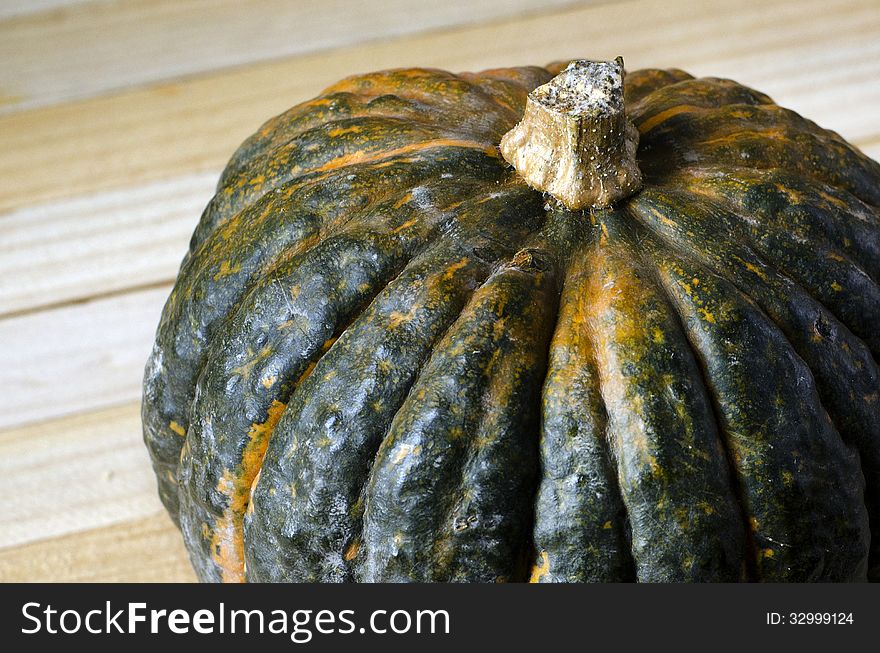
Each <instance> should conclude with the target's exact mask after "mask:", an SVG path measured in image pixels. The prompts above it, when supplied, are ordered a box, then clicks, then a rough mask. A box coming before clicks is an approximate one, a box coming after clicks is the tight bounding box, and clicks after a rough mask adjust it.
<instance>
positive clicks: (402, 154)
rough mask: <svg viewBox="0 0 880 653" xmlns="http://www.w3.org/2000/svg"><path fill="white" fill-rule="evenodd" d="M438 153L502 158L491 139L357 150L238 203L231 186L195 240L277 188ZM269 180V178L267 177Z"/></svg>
mask: <svg viewBox="0 0 880 653" xmlns="http://www.w3.org/2000/svg"><path fill="white" fill-rule="evenodd" d="M435 150H466V151H472V152H476V153H481V154H483V155H484V156H486V157H488V158H490V159H500V155H499V154H498V153H497V151H496V149H495V146H494V145H492V144H491V142H489V141H488V140H486V141H478V140H468V139H450V138H434V139H426V140H422V141H417V142H413V143H408V144H405V145H403V146H401V147H399V148H396V149H386V150H381V151H378V152H375V153H372V154H369V153H368V154H364V153H363V152H362V151H360V150H356V151H354V152H353V153H351V154H347V155H343V156H341V157H338V158H336V159H332V160H330V161H328V162H325V163H324V164H322V165H321V166H319V167H317V168H313V169H310V170H307V171H303V172H300V171H298V172H294V171H292V170H290V169H288V172H287V173H285V174H282V175H281V176H279V177H274V178H270V179H269V180H268V181H270V182H271V183H261V184H260V185H259V187H258V190H256V191H254V192H253V193H252V194H251V195H247V196H246V197H245V198H244V199H238V200H235V201H234V202H233V201H232V200H228V199H227V198H225V197H223V195H225V194H227V193H230V194H232V193H234V191H230V190H229V189H231V188H234V187H227V188H226V189H224V190H223V191H221V192H220V193H217V194H215V195H214V197H213V198H211V201H210V202H209V203H208V206H207V207H206V209H205V211H204V213H203V214H202V219H201V220H200V222H199V224H198V226H197V227H196V232H195V233H194V234H193V240H194V242H195V243H196V244H198V243H199V242H201V240H204V239H205V238H206V237H207V236H208V234H210V233H212V232H214V231H216V230H217V229H218V227H221V226H222V225H223V224H224V223H226V222H228V220H230V219H232V218H233V217H234V216H236V215H238V214H239V213H240V212H241V211H242V210H243V209H245V208H246V207H247V206H250V205H252V204H253V203H255V202H257V201H259V199H260V198H261V197H264V196H265V195H267V194H268V193H270V192H272V191H274V190H275V189H276V188H283V187H285V186H287V185H288V184H290V183H294V184H295V183H296V182H300V181H301V182H302V183H303V186H315V185H321V184H326V182H327V181H328V180H329V179H330V178H332V175H339V176H341V175H343V174H350V171H351V168H352V167H353V166H357V165H373V166H375V167H376V168H380V167H385V166H389V165H394V164H395V163H400V162H404V161H411V160H412V159H413V158H416V157H420V156H423V157H427V156H428V155H430V154H433V153H434V151H435ZM264 180H265V177H264Z"/></svg>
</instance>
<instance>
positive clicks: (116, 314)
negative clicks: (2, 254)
mask: <svg viewBox="0 0 880 653" xmlns="http://www.w3.org/2000/svg"><path fill="white" fill-rule="evenodd" d="M169 292H170V288H169V287H168V286H165V285H163V286H160V287H158V288H149V289H145V290H139V291H136V292H130V293H126V294H124V295H119V296H111V297H106V298H102V299H97V300H92V301H88V302H84V303H78V304H72V305H69V306H63V307H59V308H55V309H51V310H46V311H40V312H37V313H32V314H26V315H21V316H17V317H11V318H7V319H5V320H0V342H2V343H3V346H2V347H0V369H2V370H3V374H2V376H0V428H9V427H12V426H17V425H21V424H27V423H30V422H37V421H45V420H50V419H53V418H56V417H59V416H61V415H69V414H72V413H78V412H87V411H89V410H95V409H98V408H105V407H109V406H113V405H116V404H120V403H125V402H130V401H134V400H136V399H137V398H138V397H139V396H140V388H141V381H142V375H143V366H144V364H145V363H146V360H147V355H148V353H149V350H150V343H151V341H152V339H153V334H154V333H155V330H156V325H157V324H158V323H159V314H160V311H161V308H162V306H163V304H164V302H165V298H166V297H167V296H168V293H169Z"/></svg>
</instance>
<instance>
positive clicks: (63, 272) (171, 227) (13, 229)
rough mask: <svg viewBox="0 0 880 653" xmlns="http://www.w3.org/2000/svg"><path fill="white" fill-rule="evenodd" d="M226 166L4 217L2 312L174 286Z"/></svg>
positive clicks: (0, 234) (0, 223) (0, 229)
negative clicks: (136, 288) (139, 288)
mask: <svg viewBox="0 0 880 653" xmlns="http://www.w3.org/2000/svg"><path fill="white" fill-rule="evenodd" d="M218 174H219V171H217V170H211V171H208V172H205V173H196V174H190V175H181V176H179V177H172V178H171V179H166V180H162V181H158V182H153V183H146V184H143V185H135V186H131V187H124V188H117V189H114V190H111V191H106V192H103V193H96V194H91V195H82V196H78V197H73V198H68V199H63V200H56V201H54V202H49V203H47V204H39V205H37V206H27V207H24V208H21V209H18V210H16V211H13V212H11V213H9V214H7V215H4V216H2V217H0V243H3V244H4V246H5V247H6V248H7V250H6V252H5V253H4V255H3V256H2V257H0V315H3V314H8V313H14V312H22V311H32V310H34V309H35V308H46V307H49V306H53V305H57V304H61V303H64V302H70V301H73V300H82V299H88V298H92V297H96V296H99V295H102V294H107V293H112V292H118V291H120V290H125V289H128V288H131V287H133V286H143V285H150V284H157V283H162V282H164V283H170V282H171V281H172V280H173V279H174V276H175V275H176V274H177V268H178V266H179V264H180V260H181V258H183V254H184V253H185V252H186V246H187V243H188V242H189V237H190V234H191V233H192V230H193V226H194V225H195V222H196V221H197V220H198V216H199V215H200V214H201V212H202V209H203V208H204V206H205V204H207V203H208V200H209V199H211V195H212V194H213V192H214V185H215V183H216V180H217V176H218Z"/></svg>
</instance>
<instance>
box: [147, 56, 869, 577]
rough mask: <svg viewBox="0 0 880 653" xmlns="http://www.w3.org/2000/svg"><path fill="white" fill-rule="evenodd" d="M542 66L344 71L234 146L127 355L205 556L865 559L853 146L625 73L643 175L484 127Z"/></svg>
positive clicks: (583, 568) (723, 564)
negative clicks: (520, 160) (594, 206)
mask: <svg viewBox="0 0 880 653" xmlns="http://www.w3.org/2000/svg"><path fill="white" fill-rule="evenodd" d="M561 67H562V66H561V65H551V66H549V67H547V68H538V67H529V68H510V69H500V70H490V71H484V72H482V73H478V74H462V75H453V74H450V73H447V72H443V71H438V70H427V69H409V70H393V71H384V72H378V73H373V74H369V75H362V76H357V77H352V78H349V79H346V80H343V81H342V82H340V83H338V84H336V85H334V86H332V87H330V88H329V89H327V90H325V91H324V92H323V93H322V94H321V95H320V96H319V97H317V98H315V99H314V100H311V101H309V102H306V103H304V104H301V105H299V106H296V107H294V108H292V109H290V110H289V111H288V112H286V113H284V114H282V115H280V116H278V117H276V118H274V119H272V120H270V121H269V122H268V123H266V124H265V125H264V126H263V127H262V128H261V129H260V130H259V131H258V132H257V133H256V134H255V135H253V136H252V137H251V138H249V139H248V140H247V141H245V143H244V144H243V145H242V146H241V147H240V148H239V149H238V151H237V152H236V153H235V154H234V156H233V157H232V160H231V161H230V163H229V164H228V166H227V168H226V170H225V171H224V173H223V175H222V177H221V179H220V182H219V185H218V189H217V193H216V195H215V196H214V198H213V199H212V200H211V202H210V203H209V205H208V207H207V208H206V209H205V212H204V213H203V215H202V218H201V221H200V223H199V225H198V227H197V229H196V231H195V234H194V235H193V238H192V242H191V244H190V250H189V253H188V254H187V256H186V258H185V260H184V262H183V264H182V267H181V270H180V274H179V276H178V280H177V283H176V285H175V288H174V290H173V292H172V294H171V296H170V298H169V300H168V302H167V304H166V306H165V309H164V312H163V315H162V319H161V323H160V325H159V328H158V332H157V337H156V343H155V346H154V349H153V352H152V355H151V357H150V360H149V362H148V364H147V369H146V374H145V382H144V401H143V423H144V437H145V441H146V444H147V446H148V448H149V450H150V453H151V456H152V460H153V464H154V468H155V470H156V473H157V477H158V481H159V492H160V496H161V498H162V500H163V502H164V504H165V506H166V507H167V509H168V511H169V513H170V514H171V516H172V517H173V518H174V519H175V521H176V522H177V523H178V524H179V526H180V528H181V531H182V533H183V537H184V540H185V542H186V545H187V548H188V550H189V552H190V556H191V559H192V561H193V565H194V567H195V569H196V571H197V573H198V576H199V578H200V579H201V580H203V581H243V580H249V581H334V582H335V581H343V582H346V581H362V582H371V581H470V582H486V581H492V582H494V581H519V580H529V579H531V580H532V581H538V582H553V581H556V582H566V581H567V582H578V581H630V580H638V581H734V580H761V581H844V580H864V579H866V578H869V579H873V580H876V579H878V578H880V373H878V365H877V361H878V360H880V329H878V327H877V325H878V324H880V287H878V281H880V209H878V207H880V165H878V164H877V163H876V162H874V161H872V160H870V159H869V158H867V157H866V156H864V155H863V154H861V153H860V152H859V151H858V150H857V149H855V148H853V147H852V146H850V145H849V144H847V143H846V142H845V141H844V140H843V139H841V138H840V137H839V136H838V135H836V134H834V133H832V132H829V131H826V130H823V129H821V128H819V127H818V126H816V125H815V124H814V123H812V122H810V121H808V120H805V119H804V118H801V117H800V116H798V115H797V114H795V113H793V112H791V111H788V110H786V109H783V108H781V107H779V106H777V105H775V104H774V103H773V102H772V101H771V100H770V99H769V98H768V97H767V96H766V95H763V94H762V93H759V92H757V91H753V90H751V89H748V88H746V87H744V86H741V85H739V84H736V83H734V82H731V81H728V80H721V79H715V78H703V79H695V78H693V77H691V76H690V75H688V74H687V73H684V72H682V71H678V70H670V71H663V70H639V71H634V72H631V73H629V74H628V75H627V77H626V87H625V98H626V111H627V115H628V116H629V117H630V118H631V119H632V121H633V122H634V124H635V125H636V127H637V128H638V130H639V133H640V142H639V149H638V163H639V167H640V169H641V171H642V176H643V187H642V189H641V190H640V191H638V192H637V193H636V194H634V195H632V196H630V197H628V198H627V199H625V200H622V201H620V202H618V203H616V204H615V205H613V206H612V207H609V208H606V209H601V210H587V211H576V212H572V211H566V210H562V209H560V208H559V207H558V206H556V205H555V203H554V202H553V201H547V199H546V198H545V197H543V196H542V194H541V193H539V192H536V191H534V190H532V189H531V188H529V187H528V186H527V185H526V184H525V182H523V181H522V180H520V179H519V178H518V177H517V175H516V174H515V172H514V171H513V170H512V169H511V168H510V167H509V166H508V165H507V164H506V163H505V161H504V160H503V159H502V158H501V156H500V154H499V152H498V148H497V145H498V142H499V141H500V139H501V137H502V136H503V135H504V134H505V133H506V132H507V131H508V130H509V129H511V128H512V127H513V126H514V125H515V124H516V123H517V121H518V120H519V119H520V117H521V116H522V113H523V107H524V105H525V102H526V97H527V95H528V93H529V92H530V91H531V90H532V89H534V88H535V87H536V86H538V85H540V84H544V83H545V82H547V81H548V80H549V79H550V78H551V77H552V76H553V75H554V74H556V73H557V72H558V71H559V70H560V69H561Z"/></svg>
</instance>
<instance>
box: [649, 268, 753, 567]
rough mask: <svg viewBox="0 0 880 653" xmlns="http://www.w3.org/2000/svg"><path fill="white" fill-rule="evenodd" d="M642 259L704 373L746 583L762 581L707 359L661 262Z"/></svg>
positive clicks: (744, 503)
mask: <svg viewBox="0 0 880 653" xmlns="http://www.w3.org/2000/svg"><path fill="white" fill-rule="evenodd" d="M640 258H641V259H642V264H643V265H647V266H648V267H649V269H650V270H651V271H652V273H653V277H654V280H655V281H656V283H657V286H658V288H660V289H661V290H662V291H663V294H664V296H665V298H666V301H667V302H668V304H669V305H670V306H671V307H673V308H674V310H673V313H674V315H675V316H676V317H677V319H678V324H679V327H680V328H681V330H682V333H684V335H685V339H686V341H687V343H688V346H689V348H690V351H691V355H692V356H693V357H694V360H695V361H697V363H698V368H699V371H700V379H701V381H702V385H703V388H704V391H705V392H706V394H707V395H708V396H709V397H711V398H712V401H710V408H711V409H712V416H713V419H714V421H715V425H716V433H717V435H718V443H719V444H720V446H721V449H722V451H723V453H724V460H725V464H726V468H727V478H728V479H729V481H730V487H731V491H732V493H733V496H734V497H736V508H737V513H738V515H739V518H740V523H741V525H742V528H743V534H744V539H745V542H744V556H743V562H744V570H743V574H744V580H746V581H750V582H754V581H757V580H759V578H758V547H757V544H756V542H755V535H754V532H753V530H752V527H751V518H750V515H749V508H748V506H749V502H748V498H747V495H746V490H745V487H744V486H743V483H742V479H741V478H740V474H739V470H738V469H737V467H736V463H735V462H734V456H733V451H732V448H731V443H730V440H729V438H728V435H727V433H726V432H725V430H724V426H723V424H724V422H723V420H722V418H721V413H720V407H719V405H718V400H717V398H716V397H715V396H713V394H714V393H713V392H712V383H711V380H710V377H709V374H708V370H707V369H706V365H705V360H704V357H703V356H702V353H701V352H700V350H699V348H698V347H697V345H696V344H695V343H694V340H693V335H692V333H691V330H690V329H688V328H687V324H686V322H685V318H684V316H683V314H682V310H681V305H680V302H678V301H677V300H676V298H675V297H674V295H673V293H672V292H671V290H670V288H669V285H668V281H667V279H665V278H664V276H663V275H662V274H661V273H660V270H659V268H658V267H657V263H656V262H655V261H650V260H648V259H647V257H645V256H644V255H642V256H641V257H640ZM698 267H699V268H700V269H701V270H704V271H705V272H708V273H709V274H711V272H709V270H707V269H706V268H704V267H703V266H702V265H701V264H698Z"/></svg>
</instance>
